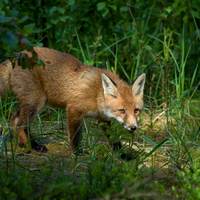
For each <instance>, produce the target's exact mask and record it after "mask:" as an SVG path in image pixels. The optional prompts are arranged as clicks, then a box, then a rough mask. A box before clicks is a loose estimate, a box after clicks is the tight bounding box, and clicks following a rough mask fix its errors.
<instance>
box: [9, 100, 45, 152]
mask: <svg viewBox="0 0 200 200" xmlns="http://www.w3.org/2000/svg"><path fill="white" fill-rule="evenodd" d="M44 104H45V101H44V100H43V101H42V100H41V99H39V100H38V101H36V102H35V103H33V101H32V102H31V104H20V107H19V108H18V109H17V110H16V111H15V113H14V114H13V116H12V117H11V126H12V127H13V129H14V135H15V138H16V139H17V140H18V145H20V146H21V145H23V144H24V145H25V146H26V147H27V148H28V149H30V147H29V142H28V134H29V136H30V139H31V141H30V144H31V147H32V148H33V149H35V150H36V151H41V152H46V151H47V148H46V147H45V146H44V145H39V144H38V143H37V142H36V141H35V140H33V138H32V136H31V134H30V127H28V125H31V123H32V122H33V120H34V118H35V117H36V115H37V113H38V112H39V111H40V109H41V108H42V107H43V106H44Z"/></svg>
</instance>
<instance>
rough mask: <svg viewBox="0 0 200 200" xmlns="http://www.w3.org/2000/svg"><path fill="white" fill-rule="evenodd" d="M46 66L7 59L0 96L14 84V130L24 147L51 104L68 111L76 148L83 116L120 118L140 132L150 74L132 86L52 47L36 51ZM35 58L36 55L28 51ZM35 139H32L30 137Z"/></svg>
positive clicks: (2, 69) (39, 148)
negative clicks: (16, 102)
mask: <svg viewBox="0 0 200 200" xmlns="http://www.w3.org/2000/svg"><path fill="white" fill-rule="evenodd" d="M33 49H34V52H35V53H36V54H37V55H38V58H39V59H41V60H42V62H43V63H44V67H39V66H38V67H34V68H33V69H22V68H21V66H19V63H17V62H16V64H15V67H14V68H13V67H12V63H11V62H10V61H9V60H6V61H5V62H4V63H3V64H1V65H0V96H1V97H3V96H4V95H5V93H6V92H7V91H8V90H9V89H10V87H11V86H12V90H13V91H14V93H15V94H16V98H17V99H18V100H19V108H18V109H17V110H16V111H15V113H14V114H13V116H12V117H11V126H12V127H13V129H14V134H15V137H16V138H17V139H18V144H19V145H23V144H24V145H25V146H26V147H27V148H28V149H30V150H31V148H30V147H29V144H28V136H27V134H28V132H30V130H29V129H28V130H27V125H31V123H32V122H33V120H34V118H35V117H36V115H37V114H38V112H39V111H40V110H41V109H42V108H43V107H44V105H45V104H48V105H50V106H55V107H60V108H63V109H65V110H66V111H67V123H68V133H69V142H70V147H71V149H72V150H76V148H77V145H78V142H79V137H80V133H81V124H82V119H83V117H84V116H85V117H92V118H96V119H98V120H100V121H104V122H110V121H113V120H116V121H117V122H119V123H120V124H123V126H124V128H125V129H127V130H128V131H129V132H133V131H135V130H136V129H137V121H138V120H139V115H140V112H141V110H142V108H143V89H144V84H145V74H141V75H140V76H139V77H138V78H137V79H136V80H135V81H134V82H133V83H132V84H131V85H128V84H126V83H124V82H123V81H122V80H121V79H120V78H119V77H118V76H117V75H116V74H114V73H112V72H110V71H108V70H106V69H99V68H95V67H93V66H88V65H85V64H83V63H82V62H81V61H79V60H78V59H76V58H75V57H73V56H71V55H69V54H66V53H61V52H58V51H56V50H52V49H49V48H41V47H34V48H33ZM21 53H25V54H27V55H28V56H29V57H30V58H31V57H32V53H30V52H28V51H22V52H21ZM30 138H31V136H30ZM31 147H32V148H33V149H35V150H37V151H41V152H46V151H47V148H46V147H45V146H43V145H39V144H38V143H37V142H36V141H35V140H33V139H32V138H31Z"/></svg>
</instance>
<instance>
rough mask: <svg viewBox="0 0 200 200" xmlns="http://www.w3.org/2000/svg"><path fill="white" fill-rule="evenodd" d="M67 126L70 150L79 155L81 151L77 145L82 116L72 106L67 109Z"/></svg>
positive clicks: (79, 138)
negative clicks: (77, 152)
mask: <svg viewBox="0 0 200 200" xmlns="http://www.w3.org/2000/svg"><path fill="white" fill-rule="evenodd" d="M67 125H68V134H69V143H70V148H71V150H72V151H74V152H76V151H77V150H79V153H81V152H82V150H80V149H79V144H80V141H81V130H82V116H81V113H80V112H78V111H77V110H76V109H75V107H74V106H72V105H69V106H68V108H67Z"/></svg>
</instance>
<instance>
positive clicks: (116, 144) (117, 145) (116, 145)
mask: <svg viewBox="0 0 200 200" xmlns="http://www.w3.org/2000/svg"><path fill="white" fill-rule="evenodd" d="M105 123H106V124H105V125H103V126H101V130H102V131H103V132H104V134H105V136H106V138H107V139H108V144H109V146H110V147H111V149H113V151H117V150H119V149H121V148H122V144H121V142H120V141H118V142H111V141H110V135H109V134H108V133H107V126H110V125H111V122H105Z"/></svg>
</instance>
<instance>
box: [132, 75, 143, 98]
mask: <svg viewBox="0 0 200 200" xmlns="http://www.w3.org/2000/svg"><path fill="white" fill-rule="evenodd" d="M145 78H146V74H144V73H143V74H141V75H140V76H139V77H138V78H137V79H136V80H135V81H134V82H133V83H132V93H133V95H134V96H138V97H139V96H143V90H144V84H145Z"/></svg>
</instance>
